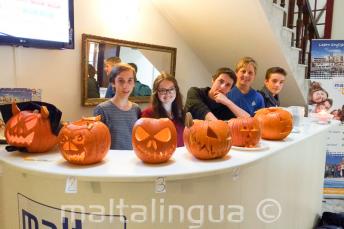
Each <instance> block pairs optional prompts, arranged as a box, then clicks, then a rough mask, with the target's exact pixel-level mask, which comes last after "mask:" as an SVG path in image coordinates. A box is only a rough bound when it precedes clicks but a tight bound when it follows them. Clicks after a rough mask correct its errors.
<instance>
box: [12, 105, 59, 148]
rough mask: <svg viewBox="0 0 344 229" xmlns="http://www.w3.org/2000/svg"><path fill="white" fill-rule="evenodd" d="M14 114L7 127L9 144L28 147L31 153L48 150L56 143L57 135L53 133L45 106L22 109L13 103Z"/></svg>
mask: <svg viewBox="0 0 344 229" xmlns="http://www.w3.org/2000/svg"><path fill="white" fill-rule="evenodd" d="M12 114H13V116H12V117H11V118H10V119H9V120H8V121H7V123H6V127H5V138H6V140H7V143H8V144H9V145H12V146H16V147H18V148H26V150H27V151H28V152H30V153H43V152H47V151H49V150H51V149H52V148H53V147H54V146H55V145H56V143H57V137H56V136H55V135H54V134H53V133H52V130H51V126H50V121H49V111H48V109H47V108H46V107H45V106H41V110H40V111H38V110H34V111H26V110H25V111H20V110H19V108H18V106H17V105H16V103H12Z"/></svg>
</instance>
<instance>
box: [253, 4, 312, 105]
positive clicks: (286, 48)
mask: <svg viewBox="0 0 344 229" xmlns="http://www.w3.org/2000/svg"><path fill="white" fill-rule="evenodd" d="M260 2H261V4H262V8H263V9H264V11H265V12H266V16H267V18H268V21H269V22H270V25H271V29H272V30H273V31H274V34H275V35H276V38H277V40H278V41H279V45H280V47H281V49H282V51H283V53H284V55H285V58H286V61H287V62H288V64H289V67H290V70H291V72H290V73H289V75H292V76H293V78H294V79H295V80H296V83H297V85H298V87H299V89H300V91H301V92H302V94H303V98H304V103H305V104H306V103H307V95H308V87H309V81H308V80H307V79H305V75H306V68H307V66H306V65H304V64H299V53H300V51H301V49H299V48H296V47H292V46H291V40H292V36H293V33H294V31H293V30H292V29H290V28H288V27H286V26H283V15H284V13H285V11H286V10H287V8H286V7H285V8H283V7H281V6H279V5H278V4H274V3H272V1H270V0H260ZM287 3H288V1H287ZM286 5H288V4H286Z"/></svg>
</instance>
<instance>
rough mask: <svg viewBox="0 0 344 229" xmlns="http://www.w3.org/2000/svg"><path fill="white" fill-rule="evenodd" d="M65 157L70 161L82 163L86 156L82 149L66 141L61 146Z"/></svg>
mask: <svg viewBox="0 0 344 229" xmlns="http://www.w3.org/2000/svg"><path fill="white" fill-rule="evenodd" d="M62 149H63V151H64V154H65V156H66V157H67V158H68V159H69V160H71V161H83V160H84V159H85V156H86V152H85V150H83V149H80V148H78V146H77V145H75V144H73V143H71V142H69V141H67V142H65V143H64V144H63V145H62Z"/></svg>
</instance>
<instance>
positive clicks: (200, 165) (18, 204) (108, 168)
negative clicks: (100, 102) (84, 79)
mask: <svg viewBox="0 0 344 229" xmlns="http://www.w3.org/2000/svg"><path fill="white" fill-rule="evenodd" d="M333 125H336V123H334V122H332V124H329V125H319V124H316V123H311V122H309V120H307V119H305V122H304V123H303V125H302V126H301V128H300V132H299V133H292V134H290V135H289V136H288V137H287V138H286V139H285V140H283V141H265V140H262V144H261V146H262V148H263V149H262V150H257V151H244V150H238V149H233V148H232V149H231V150H230V152H229V154H228V156H227V157H225V158H222V159H218V160H212V161H200V160H197V159H195V158H194V157H193V156H192V155H191V154H190V153H188V152H187V150H186V148H184V147H182V148H178V149H177V150H176V152H175V153H174V155H173V157H172V159H171V160H170V161H169V162H168V163H165V164H160V165H149V164H144V163H142V162H141V161H140V160H139V159H138V158H137V157H136V155H135V153H134V152H133V151H118V150H111V151H110V152H109V153H108V155H107V156H106V158H105V160H104V161H103V162H102V163H99V164H96V165H92V166H75V165H71V164H68V163H67V162H65V161H64V159H63V158H62V156H61V155H60V154H59V153H58V152H57V151H55V152H52V153H48V154H27V153H19V152H6V151H5V150H4V147H3V146H1V148H0V185H1V189H0V228H1V229H13V228H20V229H24V228H26V229H28V228H30V226H31V228H34V229H36V228H58V229H59V228H61V229H72V228H75V229H81V228H97V229H101V228H116V229H117V228H121V229H122V228H123V229H137V228H140V229H152V228H157V229H158V228H159V229H162V228H163V229H172V228H173V229H176V228H178V229H183V228H205V229H210V228H211V229H216V228H218V229H223V228H234V229H235V228H244V229H246V228H247V229H250V228H255V229H259V228H271V229H276V228H278V229H283V228H286V229H290V228H293V229H297V228H300V229H307V228H312V227H313V224H314V222H315V220H316V218H317V215H318V214H319V213H320V210H321V201H322V186H323V175H324V167H325V144H326V138H327V133H328V130H329V129H330V128H331V127H332V126H333ZM264 147H267V148H264ZM75 188H76V189H77V190H75ZM66 189H67V190H66ZM73 192H74V193H73Z"/></svg>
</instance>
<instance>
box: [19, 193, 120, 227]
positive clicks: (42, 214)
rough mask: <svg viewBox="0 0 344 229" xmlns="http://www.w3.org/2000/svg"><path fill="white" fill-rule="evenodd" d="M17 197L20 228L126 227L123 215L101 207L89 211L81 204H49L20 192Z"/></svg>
mask: <svg viewBox="0 0 344 229" xmlns="http://www.w3.org/2000/svg"><path fill="white" fill-rule="evenodd" d="M17 198H18V215H19V225H20V227H19V228H20V229H28V228H34V229H43V228H44V229H46V228H52V229H57V228H63V229H88V228H89V229H91V228H92V229H93V228H97V229H109V228H116V229H126V217H125V216H122V215H111V214H105V213H104V212H102V211H101V209H96V210H97V211H96V212H95V213H90V212H86V211H85V207H84V206H82V205H70V204H66V205H62V206H59V207H56V206H49V205H46V204H43V203H40V202H38V201H35V200H32V199H30V198H28V197H26V196H24V195H22V194H20V193H18V194H17Z"/></svg>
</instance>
